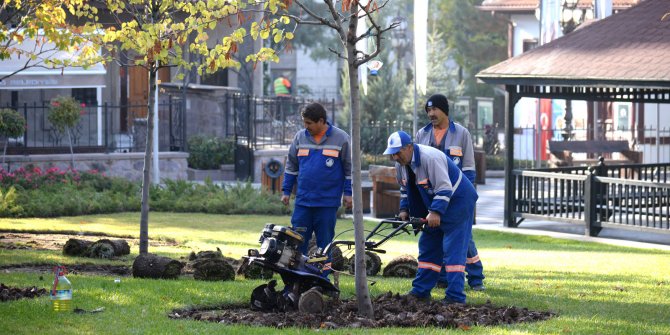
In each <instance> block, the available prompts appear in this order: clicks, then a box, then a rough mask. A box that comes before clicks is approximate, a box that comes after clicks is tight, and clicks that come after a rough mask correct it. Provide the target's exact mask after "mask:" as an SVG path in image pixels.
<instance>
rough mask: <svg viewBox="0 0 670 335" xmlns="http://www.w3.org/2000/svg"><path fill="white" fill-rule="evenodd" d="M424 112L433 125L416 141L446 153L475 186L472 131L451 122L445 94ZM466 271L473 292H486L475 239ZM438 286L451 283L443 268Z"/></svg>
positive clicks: (433, 99) (431, 101) (421, 131)
mask: <svg viewBox="0 0 670 335" xmlns="http://www.w3.org/2000/svg"><path fill="white" fill-rule="evenodd" d="M425 110H426V113H427V114H428V118H429V119H430V123H429V124H427V125H426V126H425V127H423V128H421V129H419V131H417V133H416V135H415V136H414V142H415V143H418V144H424V145H430V146H432V147H434V148H436V149H439V150H441V151H443V152H444V153H445V154H446V155H447V156H448V157H449V158H451V160H453V161H454V163H456V165H457V166H458V168H460V169H461V171H463V175H465V176H466V177H467V178H468V180H470V182H471V183H472V184H473V185H474V184H475V178H476V176H477V172H476V170H475V151H474V146H473V145H472V137H471V136H470V132H469V131H468V130H467V129H466V128H465V127H463V126H461V125H460V124H458V123H455V122H453V121H451V120H449V100H447V97H446V96H444V95H443V94H433V95H431V96H430V98H428V101H426V106H425ZM465 272H466V273H467V279H468V285H469V286H470V287H471V288H472V289H473V290H475V291H483V290H484V289H485V287H484V266H483V265H482V262H481V260H480V259H479V253H478V252H477V247H476V246H475V242H474V240H472V239H470V244H469V246H468V253H467V260H466V264H465ZM438 284H439V285H440V286H444V285H447V284H448V283H447V282H446V273H445V271H444V268H443V269H442V272H441V273H440V281H439V282H438Z"/></svg>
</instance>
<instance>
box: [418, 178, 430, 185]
mask: <svg viewBox="0 0 670 335" xmlns="http://www.w3.org/2000/svg"><path fill="white" fill-rule="evenodd" d="M416 183H417V184H418V185H424V184H428V179H424V180H419V181H418V182H416Z"/></svg>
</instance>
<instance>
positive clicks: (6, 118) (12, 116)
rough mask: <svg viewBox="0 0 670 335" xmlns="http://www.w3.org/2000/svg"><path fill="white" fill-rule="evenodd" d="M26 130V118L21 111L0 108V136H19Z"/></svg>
mask: <svg viewBox="0 0 670 335" xmlns="http://www.w3.org/2000/svg"><path fill="white" fill-rule="evenodd" d="M25 131H26V119H25V118H23V115H21V114H20V113H19V112H17V111H15V110H13V109H9V108H2V109H0V136H2V137H5V138H7V137H10V138H11V137H19V136H21V135H23V133H24V132H25Z"/></svg>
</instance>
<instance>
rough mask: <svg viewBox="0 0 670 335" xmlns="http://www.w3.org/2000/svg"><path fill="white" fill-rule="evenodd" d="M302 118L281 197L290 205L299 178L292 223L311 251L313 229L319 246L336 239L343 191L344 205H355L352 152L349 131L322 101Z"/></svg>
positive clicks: (348, 206)
mask: <svg viewBox="0 0 670 335" xmlns="http://www.w3.org/2000/svg"><path fill="white" fill-rule="evenodd" d="M302 120H303V124H304V126H305V129H304V130H300V131H298V133H297V134H295V137H294V139H293V142H292V143H291V147H290V148H289V152H288V157H287V160H286V170H285V171H284V183H283V185H282V192H283V195H282V198H281V200H282V202H283V203H284V204H285V205H287V206H288V204H289V196H290V195H291V191H292V190H293V185H294V184H295V183H296V182H297V183H298V187H297V193H296V197H295V208H294V210H293V216H292V217H291V224H292V225H293V228H294V229H296V231H298V232H299V233H300V234H301V235H302V236H303V238H304V241H305V242H304V243H303V244H302V245H301V246H300V251H301V252H302V253H303V255H307V251H308V250H307V249H308V244H309V239H310V238H311V237H312V232H314V233H315V234H316V245H317V246H318V247H319V248H325V247H326V246H327V245H328V244H329V243H330V242H331V241H332V240H333V237H334V236H335V222H336V221H337V209H338V208H339V207H340V204H341V203H342V196H343V195H344V205H345V206H346V207H347V208H351V207H352V199H351V152H350V151H349V150H350V140H349V135H348V134H347V133H346V132H344V131H343V130H341V129H339V128H337V127H334V126H332V125H331V124H330V123H329V122H328V121H326V109H325V108H324V107H323V106H322V105H321V104H319V103H311V104H309V105H307V106H306V107H305V108H304V109H303V111H302ZM328 256H329V257H330V255H328ZM329 266H330V260H329V261H328V262H327V263H326V267H325V270H326V271H324V277H325V276H327V275H328V273H330V271H327V270H328V267H329Z"/></svg>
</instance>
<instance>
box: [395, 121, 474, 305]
mask: <svg viewBox="0 0 670 335" xmlns="http://www.w3.org/2000/svg"><path fill="white" fill-rule="evenodd" d="M384 154H385V155H391V159H392V160H394V161H395V162H396V164H395V169H396V179H397V181H398V184H400V211H401V212H403V211H404V212H406V213H409V215H411V216H412V217H421V218H426V220H427V227H424V230H423V231H422V233H421V236H420V237H419V267H418V271H417V274H416V278H414V280H413V281H412V290H411V291H410V292H409V294H410V295H411V296H414V297H416V298H418V299H422V300H423V299H426V300H427V299H430V292H431V290H432V289H433V287H435V285H436V284H437V280H438V277H439V275H440V270H441V269H442V267H443V266H444V269H445V270H446V274H447V280H448V281H449V286H448V287H447V288H446V290H445V298H444V299H443V300H442V302H443V303H444V304H453V303H465V297H466V296H465V291H464V286H465V260H466V253H467V250H468V244H469V242H470V239H471V237H472V218H473V214H474V209H475V203H476V202H477V198H478V196H477V192H476V191H475V188H474V186H473V185H472V183H470V181H469V180H468V178H467V177H464V175H463V172H462V171H461V170H460V169H459V168H458V166H456V164H454V162H453V161H452V160H451V159H450V158H449V157H447V156H446V155H445V154H444V152H442V151H440V150H438V149H435V148H433V147H430V146H427V145H422V144H414V143H412V139H411V137H410V136H409V135H408V134H407V133H406V132H404V131H398V132H395V133H393V134H391V136H389V138H388V145H387V147H386V151H384Z"/></svg>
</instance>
